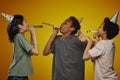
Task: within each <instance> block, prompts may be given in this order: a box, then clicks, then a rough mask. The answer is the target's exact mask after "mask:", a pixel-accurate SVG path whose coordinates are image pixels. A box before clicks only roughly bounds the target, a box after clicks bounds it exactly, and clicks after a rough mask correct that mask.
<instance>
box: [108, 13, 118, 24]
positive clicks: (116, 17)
mask: <svg viewBox="0 0 120 80" xmlns="http://www.w3.org/2000/svg"><path fill="white" fill-rule="evenodd" d="M118 14H119V12H116V13H115V14H114V15H113V16H112V17H111V18H110V21H111V22H113V23H117V19H118Z"/></svg>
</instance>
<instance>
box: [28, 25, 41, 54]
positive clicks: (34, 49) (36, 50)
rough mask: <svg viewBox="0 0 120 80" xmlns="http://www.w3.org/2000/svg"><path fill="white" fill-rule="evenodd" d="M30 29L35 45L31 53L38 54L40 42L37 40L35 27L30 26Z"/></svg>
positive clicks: (32, 41)
mask: <svg viewBox="0 0 120 80" xmlns="http://www.w3.org/2000/svg"><path fill="white" fill-rule="evenodd" d="M29 30H30V35H31V44H32V45H33V48H32V49H31V51H30V54H31V55H38V52H39V51H38V43H37V40H36V33H35V30H34V28H33V27H30V28H29Z"/></svg>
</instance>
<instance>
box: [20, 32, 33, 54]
mask: <svg viewBox="0 0 120 80" xmlns="http://www.w3.org/2000/svg"><path fill="white" fill-rule="evenodd" d="M18 43H19V45H20V46H21V47H22V48H23V49H24V50H25V51H26V52H27V53H29V52H30V50H31V49H32V48H33V45H32V44H31V43H30V42H28V40H27V39H26V38H25V37H24V36H23V35H22V34H21V35H19V38H18Z"/></svg>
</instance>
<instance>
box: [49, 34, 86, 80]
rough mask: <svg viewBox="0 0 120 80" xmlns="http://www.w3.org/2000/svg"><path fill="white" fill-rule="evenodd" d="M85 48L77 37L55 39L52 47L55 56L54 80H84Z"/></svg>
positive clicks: (58, 37)
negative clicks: (83, 57)
mask: <svg viewBox="0 0 120 80" xmlns="http://www.w3.org/2000/svg"><path fill="white" fill-rule="evenodd" d="M85 46H86V44H85V43H82V42H80V41H79V39H78V38H77V37H76V36H75V35H71V36H69V37H63V36H57V37H56V38H55V40H54V42H53V43H52V47H51V50H52V52H53V55H54V56H53V71H52V74H53V76H52V80H84V61H83V59H82V56H83V52H84V49H85Z"/></svg>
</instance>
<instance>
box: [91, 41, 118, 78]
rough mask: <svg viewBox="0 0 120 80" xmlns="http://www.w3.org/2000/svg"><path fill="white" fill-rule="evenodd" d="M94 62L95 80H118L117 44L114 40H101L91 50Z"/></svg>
mask: <svg viewBox="0 0 120 80" xmlns="http://www.w3.org/2000/svg"><path fill="white" fill-rule="evenodd" d="M89 54H90V55H91V56H92V58H93V62H94V69H95V70H94V71H95V73H94V74H95V75H94V80H118V74H117V73H116V72H115V71H114V68H113V64H114V54H115V44H114V41H113V40H101V41H99V42H98V43H97V44H96V45H95V47H93V48H92V49H91V50H89Z"/></svg>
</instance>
